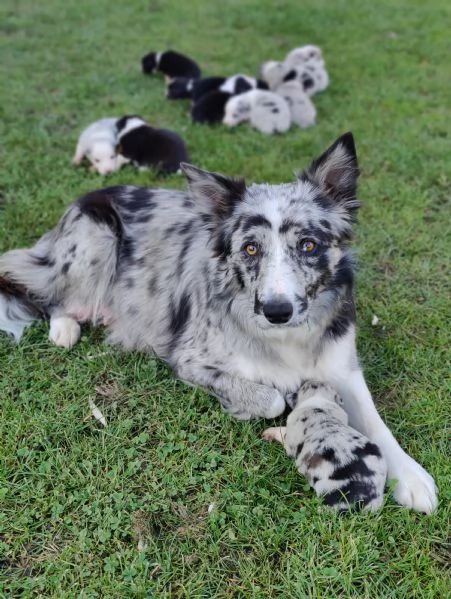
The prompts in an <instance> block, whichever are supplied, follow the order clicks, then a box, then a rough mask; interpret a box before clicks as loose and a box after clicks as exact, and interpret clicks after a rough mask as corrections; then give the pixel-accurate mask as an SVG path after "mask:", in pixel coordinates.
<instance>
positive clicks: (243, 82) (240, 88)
mask: <svg viewBox="0 0 451 599" xmlns="http://www.w3.org/2000/svg"><path fill="white" fill-rule="evenodd" d="M257 88H258V89H268V84H267V83H266V81H262V80H261V79H256V78H255V77H249V76H248V75H241V74H239V75H232V76H231V77H228V78H227V79H226V80H225V81H224V83H223V84H222V85H221V86H220V87H219V89H220V90H221V91H223V92H228V93H229V94H232V95H233V96H234V95H237V94H242V93H244V92H247V91H249V90H250V89H257Z"/></svg>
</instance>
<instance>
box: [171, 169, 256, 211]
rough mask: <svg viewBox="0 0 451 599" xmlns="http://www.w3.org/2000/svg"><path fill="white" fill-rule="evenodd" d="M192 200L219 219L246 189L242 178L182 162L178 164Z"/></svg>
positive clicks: (231, 207)
mask: <svg viewBox="0 0 451 599" xmlns="http://www.w3.org/2000/svg"><path fill="white" fill-rule="evenodd" d="M180 168H181V169H182V171H183V173H184V175H185V177H186V179H187V181H188V184H189V188H190V191H191V193H192V195H193V197H194V200H195V201H196V203H197V204H198V206H199V207H200V208H201V209H202V210H203V211H205V212H207V213H208V214H214V215H215V216H216V217H217V218H219V219H220V220H222V219H224V218H226V217H227V216H229V215H230V214H231V213H232V210H233V208H234V207H235V206H236V204H237V203H238V202H240V201H241V200H242V198H243V195H244V192H245V190H246V184H245V182H244V179H229V178H227V177H224V176H223V175H220V174H218V173H210V172H209V171H203V170H201V169H200V168H197V167H195V166H193V165H192V164H187V163H186V162H182V163H181V164H180Z"/></svg>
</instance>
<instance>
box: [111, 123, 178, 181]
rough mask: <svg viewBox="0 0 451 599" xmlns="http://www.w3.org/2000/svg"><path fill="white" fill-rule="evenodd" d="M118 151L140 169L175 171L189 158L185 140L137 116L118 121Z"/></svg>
mask: <svg viewBox="0 0 451 599" xmlns="http://www.w3.org/2000/svg"><path fill="white" fill-rule="evenodd" d="M116 127H117V143H118V154H119V155H120V156H121V157H123V161H124V162H131V163H132V164H133V165H134V166H137V167H138V168H142V169H147V168H155V169H157V170H158V171H159V172H161V173H175V172H177V171H178V170H179V169H180V163H181V162H186V161H187V160H189V157H188V150H187V148H186V145H185V142H184V141H183V139H182V138H181V137H180V135H178V133H175V132H174V131H170V130H169V129H155V128H154V127H151V126H150V125H149V124H148V123H147V122H146V121H145V120H144V119H142V118H141V117H139V116H136V115H129V116H124V117H122V118H121V119H119V120H118V121H117V125H116Z"/></svg>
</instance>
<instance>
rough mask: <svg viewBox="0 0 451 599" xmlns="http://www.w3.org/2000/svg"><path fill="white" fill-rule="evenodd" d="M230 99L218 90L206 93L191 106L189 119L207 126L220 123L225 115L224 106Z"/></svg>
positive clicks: (226, 94) (227, 94)
mask: <svg viewBox="0 0 451 599" xmlns="http://www.w3.org/2000/svg"><path fill="white" fill-rule="evenodd" d="M231 97H232V96H231V94H229V93H227V92H222V91H219V90H218V89H214V90H213V91H210V92H208V93H207V94H205V95H203V96H201V97H200V98H199V99H198V100H197V101H196V102H194V103H193V105H192V106H191V118H192V119H193V121H194V122H195V123H206V124H207V125H214V124H215V123H221V122H222V120H223V118H224V114H225V106H226V104H227V102H228V101H229V100H230V98H231ZM237 97H238V96H237Z"/></svg>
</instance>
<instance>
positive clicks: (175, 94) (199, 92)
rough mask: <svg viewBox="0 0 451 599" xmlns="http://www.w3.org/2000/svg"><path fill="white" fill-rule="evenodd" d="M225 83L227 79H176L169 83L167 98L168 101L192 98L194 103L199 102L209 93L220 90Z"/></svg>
mask: <svg viewBox="0 0 451 599" xmlns="http://www.w3.org/2000/svg"><path fill="white" fill-rule="evenodd" d="M225 81H226V78H225V77H203V78H202V79H193V78H190V77H176V78H175V79H172V80H171V81H169V82H168V84H167V86H166V98H168V100H184V99H186V98H191V99H192V100H193V102H197V100H199V98H201V97H202V96H205V94H208V92H211V91H214V90H217V89H219V87H220V86H221V85H222V84H223V83H224V82H225Z"/></svg>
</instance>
